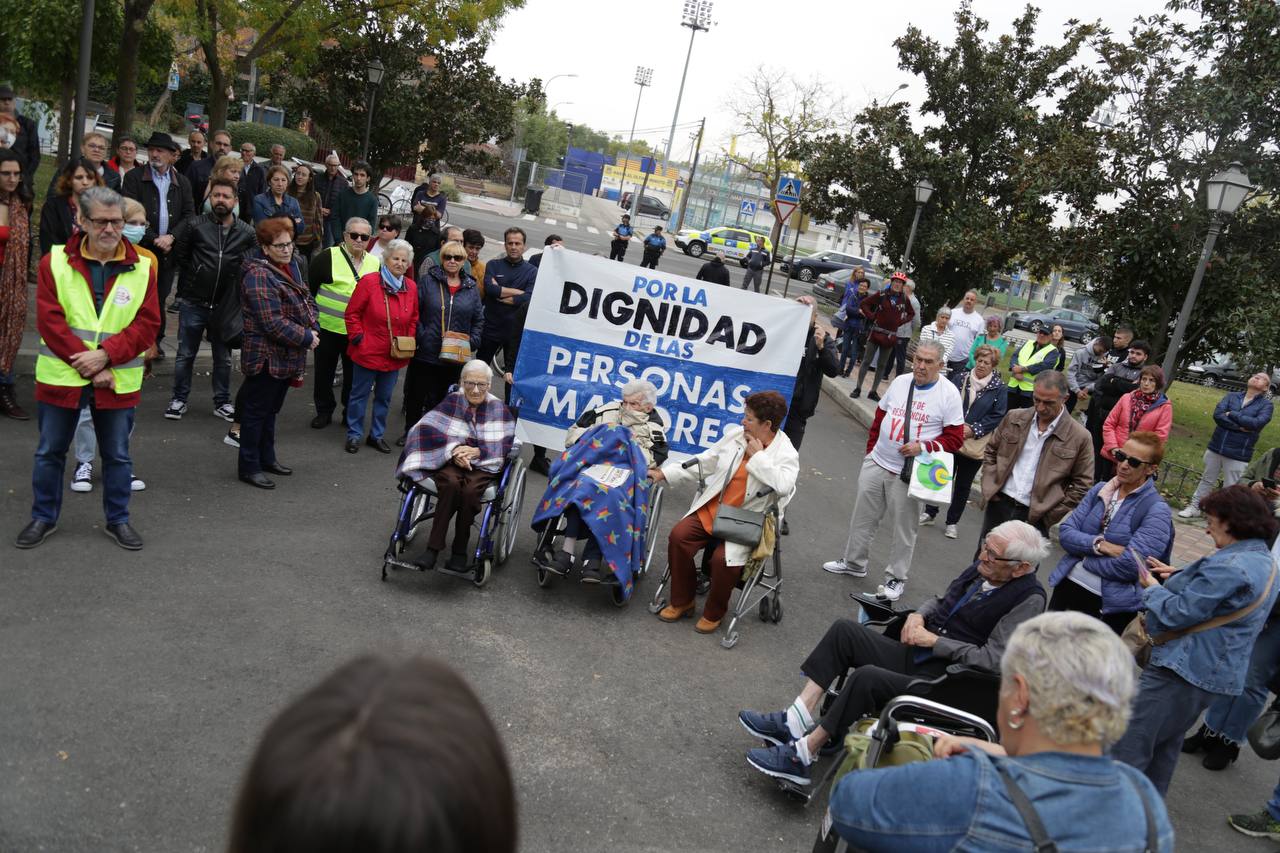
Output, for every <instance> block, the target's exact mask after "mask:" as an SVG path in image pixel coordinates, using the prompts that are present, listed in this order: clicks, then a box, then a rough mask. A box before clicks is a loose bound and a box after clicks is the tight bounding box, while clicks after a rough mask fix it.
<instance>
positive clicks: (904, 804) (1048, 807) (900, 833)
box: [830, 749, 1173, 853]
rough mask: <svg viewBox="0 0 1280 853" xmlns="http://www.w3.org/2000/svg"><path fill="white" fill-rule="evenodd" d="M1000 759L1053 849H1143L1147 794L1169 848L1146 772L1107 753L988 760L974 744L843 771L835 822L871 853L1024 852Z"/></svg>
mask: <svg viewBox="0 0 1280 853" xmlns="http://www.w3.org/2000/svg"><path fill="white" fill-rule="evenodd" d="M997 761H998V762H1001V764H1002V765H1003V766H1004V768H1005V769H1006V770H1007V771H1008V772H1009V775H1011V776H1012V777H1013V779H1014V781H1015V782H1017V784H1018V787H1019V788H1021V789H1022V790H1023V791H1024V792H1025V793H1026V795H1027V798H1028V799H1030V800H1031V803H1032V805H1033V806H1034V807H1035V810H1036V813H1037V814H1039V816H1040V820H1041V822H1042V823H1043V824H1044V827H1045V831H1046V832H1047V833H1048V834H1049V837H1050V838H1052V839H1053V840H1054V841H1055V842H1057V844H1058V847H1059V849H1062V850H1090V851H1097V853H1122V851H1123V853H1139V851H1142V850H1143V849H1144V848H1145V846H1146V837H1147V824H1146V818H1145V817H1144V812H1143V806H1142V800H1145V801H1146V805H1147V808H1148V809H1150V810H1151V813H1152V816H1153V817H1154V818H1155V822H1156V827H1157V829H1158V832H1159V837H1160V843H1159V850H1160V853H1167V851H1172V850H1173V826H1172V825H1171V824H1170V823H1169V814H1168V812H1167V811H1166V810H1165V805H1164V801H1163V800H1162V799H1161V798H1160V795H1159V794H1157V793H1156V790H1155V787H1154V786H1153V785H1152V784H1151V782H1149V781H1148V780H1147V778H1146V777H1145V776H1143V775H1142V774H1141V773H1140V772H1139V771H1137V770H1135V769H1134V768H1132V767H1129V766H1127V765H1124V764H1121V763H1120V762H1118V761H1113V760H1111V759H1110V758H1104V757H1100V756H1099V757H1091V756H1087V755H1074V754H1070V753H1065V752H1039V753H1035V754H1034V755H1028V756H1024V757H1021V758H994V757H992V756H990V755H988V754H987V753H985V752H982V751H980V750H977V749H971V750H969V751H968V752H965V753H962V754H960V755H956V756H952V757H951V758H945V759H940V760H935V761H925V762H920V763H916V764H904V765H902V766H900V767H889V768H885V769H882V770H862V771H858V772H856V773H849V774H847V775H846V776H845V777H844V778H843V779H841V780H840V783H839V784H838V785H837V786H836V788H835V791H833V792H832V794H831V806H830V810H831V817H832V818H833V820H834V825H835V829H836V831H837V832H838V833H839V834H840V837H841V838H843V839H845V840H846V841H848V842H849V846H850V847H852V848H853V849H856V850H865V851H868V853H874V851H886V853H887V852H888V851H894V853H925V851H928V853H934V851H936V853H943V851H951V850H956V851H973V852H974V853H977V851H982V853H1000V851H1015V850H1016V851H1025V850H1029V849H1031V836H1030V834H1029V833H1028V831H1027V826H1026V824H1025V823H1024V822H1023V820H1022V816H1021V815H1019V814H1018V811H1017V809H1016V808H1014V805H1013V802H1012V801H1011V800H1010V799H1009V794H1008V791H1007V790H1006V789H1005V786H1004V782H1003V781H1002V780H1001V778H1000V774H999V772H997V770H996V768H995V762H997ZM1139 790H1141V791H1142V794H1141V795H1139V793H1138V791H1139ZM1139 796H1141V797H1142V800H1139ZM1082 815H1087V816H1088V819H1087V820H1082V819H1081V816H1082Z"/></svg>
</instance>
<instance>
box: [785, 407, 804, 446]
mask: <svg viewBox="0 0 1280 853" xmlns="http://www.w3.org/2000/svg"><path fill="white" fill-rule="evenodd" d="M808 423H809V418H808V416H807V415H806V416H805V417H800V416H799V415H797V414H796V413H795V412H791V413H789V414H788V415H787V423H786V425H785V426H783V428H782V431H783V432H785V433H786V434H787V438H789V439H791V445H792V446H793V447H794V448H795V449H796V450H799V449H800V443H801V442H802V441H804V428H805V427H806V426H807V425H808Z"/></svg>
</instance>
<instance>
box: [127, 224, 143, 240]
mask: <svg viewBox="0 0 1280 853" xmlns="http://www.w3.org/2000/svg"><path fill="white" fill-rule="evenodd" d="M146 233H147V226H145V225H126V226H125V227H124V238H125V239H126V240H128V241H129V242H130V243H137V242H138V241H139V240H141V239H142V237H143V235H144V234H146Z"/></svg>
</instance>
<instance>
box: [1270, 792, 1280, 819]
mask: <svg viewBox="0 0 1280 853" xmlns="http://www.w3.org/2000/svg"><path fill="white" fill-rule="evenodd" d="M1267 811H1268V812H1270V813H1271V816H1272V817H1273V818H1275V819H1276V820H1280V785H1276V789H1275V790H1274V791H1272V792H1271V799H1270V800H1268V801H1267Z"/></svg>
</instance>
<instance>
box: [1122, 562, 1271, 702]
mask: <svg viewBox="0 0 1280 853" xmlns="http://www.w3.org/2000/svg"><path fill="white" fill-rule="evenodd" d="M1274 563H1275V560H1274V559H1273V558H1272V556H1271V552H1270V551H1269V550H1268V549H1267V543H1266V542H1263V541H1262V540H1261V539H1246V540H1244V541H1243V542H1236V543H1234V544H1232V545H1228V546H1227V547H1225V548H1221V549H1219V550H1218V551H1216V552H1215V553H1213V554H1210V555H1209V556H1207V557H1201V558H1200V559H1199V560H1196V561H1195V562H1194V563H1192V564H1191V565H1189V566H1187V567H1186V568H1184V569H1183V570H1182V571H1180V572H1175V573H1174V574H1173V575H1172V576H1170V578H1169V580H1168V582H1166V583H1165V585H1164V586H1160V585H1159V584H1156V585H1155V586H1150V587H1147V588H1146V589H1145V590H1144V591H1143V593H1142V599H1143V603H1144V604H1145V605H1146V608H1147V633H1148V634H1150V635H1151V636H1153V637H1154V636H1155V635H1157V634H1160V633H1163V632H1165V631H1173V630H1176V629H1178V628H1190V627H1192V626H1193V625H1199V624H1200V623H1201V622H1206V621H1208V620H1209V619H1212V618H1213V617H1214V616H1225V615H1226V614H1228V613H1231V612H1233V611H1236V610H1239V609H1241V608H1242V607H1248V606H1249V605H1250V604H1252V603H1253V602H1254V601H1255V600H1256V599H1257V598H1258V596H1260V595H1261V594H1262V591H1263V590H1264V589H1266V586H1267V579H1268V578H1269V577H1270V576H1271V572H1272V566H1273V564H1274ZM1277 592H1280V579H1278V580H1277V581H1276V582H1275V583H1272V584H1271V591H1270V592H1269V593H1268V594H1267V598H1266V600H1264V601H1263V602H1262V603H1261V604H1259V605H1258V607H1257V608H1255V609H1254V611H1253V612H1252V613H1250V614H1249V615H1248V616H1245V617H1243V618H1241V619H1237V620H1236V621H1234V622H1229V623H1227V624H1226V625H1220V626H1218V627H1217V628H1211V629H1209V630H1208V631H1200V632H1198V633H1195V634H1187V635H1186V636H1184V637H1179V638H1178V639H1176V640H1171V641H1170V642H1168V643H1165V644H1164V645H1162V646H1156V647H1155V648H1154V649H1153V650H1152V652H1151V666H1162V667H1164V668H1165V669H1169V670H1172V671H1173V672H1176V673H1177V674H1178V675H1180V676H1182V677H1183V678H1184V679H1186V680H1187V681H1189V682H1190V683H1191V684H1194V685H1195V686H1196V687H1199V688H1201V689H1202V690H1208V691H1209V692H1211V693H1223V694H1226V695H1228V696H1239V695H1240V691H1241V690H1243V689H1244V674H1245V670H1246V669H1248V667H1249V652H1250V650H1251V649H1252V648H1253V641H1254V640H1255V639H1257V637H1258V633H1259V632H1260V631H1261V630H1262V626H1263V624H1264V623H1265V622H1266V621H1267V615H1268V614H1269V613H1271V608H1272V606H1273V605H1274V604H1275V601H1276V593H1277Z"/></svg>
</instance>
